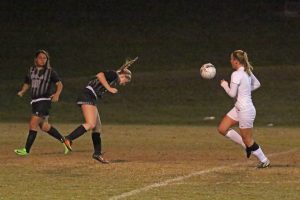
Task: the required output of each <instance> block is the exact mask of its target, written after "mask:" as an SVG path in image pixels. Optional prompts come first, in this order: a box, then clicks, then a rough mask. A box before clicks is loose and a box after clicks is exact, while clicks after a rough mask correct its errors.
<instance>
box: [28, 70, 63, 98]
mask: <svg viewBox="0 0 300 200" xmlns="http://www.w3.org/2000/svg"><path fill="white" fill-rule="evenodd" d="M59 81H60V78H59V77H58V74H57V73H56V72H55V71H54V70H53V69H52V68H45V69H41V70H38V69H37V67H30V69H29V71H28V74H27V76H26V77H25V81H24V82H25V83H27V84H29V85H31V99H32V100H36V99H40V98H50V96H51V95H52V92H53V91H52V89H53V86H54V84H55V83H57V82H59Z"/></svg>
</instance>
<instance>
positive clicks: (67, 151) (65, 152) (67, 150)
mask: <svg viewBox="0 0 300 200" xmlns="http://www.w3.org/2000/svg"><path fill="white" fill-rule="evenodd" d="M63 145H64V148H65V149H64V154H68V153H69V152H70V150H69V149H68V147H67V146H66V145H65V143H63Z"/></svg>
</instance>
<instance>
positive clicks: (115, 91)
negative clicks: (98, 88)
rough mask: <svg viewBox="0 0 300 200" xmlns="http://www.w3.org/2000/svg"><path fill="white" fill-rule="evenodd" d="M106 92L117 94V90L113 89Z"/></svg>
mask: <svg viewBox="0 0 300 200" xmlns="http://www.w3.org/2000/svg"><path fill="white" fill-rule="evenodd" d="M108 91H109V92H110V93H112V94H116V93H118V90H117V89H116V88H113V87H111V88H109V89H108Z"/></svg>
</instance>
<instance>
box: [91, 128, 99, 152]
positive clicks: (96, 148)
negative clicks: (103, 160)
mask: <svg viewBox="0 0 300 200" xmlns="http://www.w3.org/2000/svg"><path fill="white" fill-rule="evenodd" d="M92 139H93V144H94V154H96V155H101V137H100V133H97V132H93V133H92Z"/></svg>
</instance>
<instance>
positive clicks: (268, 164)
mask: <svg viewBox="0 0 300 200" xmlns="http://www.w3.org/2000/svg"><path fill="white" fill-rule="evenodd" d="M270 164H271V162H270V160H269V159H267V161H266V162H259V163H258V165H257V166H256V168H258V169H262V168H267V167H270Z"/></svg>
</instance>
